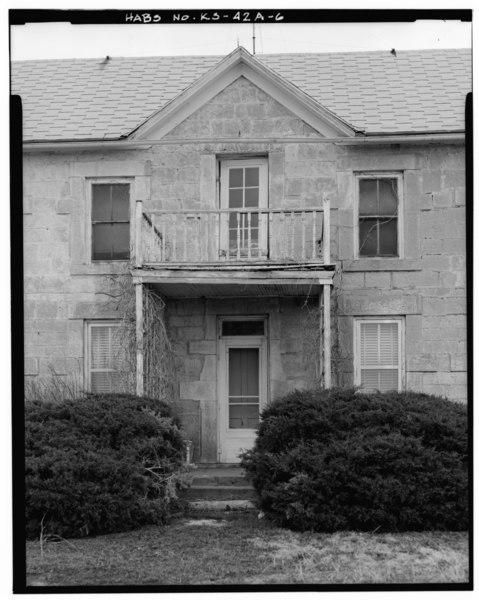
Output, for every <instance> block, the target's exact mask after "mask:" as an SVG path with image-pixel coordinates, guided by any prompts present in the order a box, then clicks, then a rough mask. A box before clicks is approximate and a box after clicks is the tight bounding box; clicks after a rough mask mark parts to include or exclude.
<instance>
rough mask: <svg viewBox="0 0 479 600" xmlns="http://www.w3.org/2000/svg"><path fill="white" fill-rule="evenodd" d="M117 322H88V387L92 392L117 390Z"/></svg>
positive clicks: (118, 372)
mask: <svg viewBox="0 0 479 600" xmlns="http://www.w3.org/2000/svg"><path fill="white" fill-rule="evenodd" d="M119 327H120V324H119V323H89V324H88V328H87V336H88V340H87V341H88V389H89V390H90V391H91V392H92V393H110V392H114V391H118V384H119V377H120V369H119V364H118V355H119V351H120V345H119V337H118V334H119V329H118V328H119Z"/></svg>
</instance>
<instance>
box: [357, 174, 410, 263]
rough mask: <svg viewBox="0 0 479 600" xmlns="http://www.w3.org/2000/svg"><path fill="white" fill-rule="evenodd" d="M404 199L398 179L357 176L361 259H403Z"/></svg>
mask: <svg viewBox="0 0 479 600" xmlns="http://www.w3.org/2000/svg"><path fill="white" fill-rule="evenodd" d="M401 197H402V180H401V178H400V176H399V175H397V174H396V175H394V174H381V175H376V174H374V175H369V174H367V175H366V174H362V175H358V250H357V255H358V257H359V258H362V257H394V256H396V257H399V256H400V255H401V247H400V246H401V233H400V231H401V226H402V221H401V210H402V206H401Z"/></svg>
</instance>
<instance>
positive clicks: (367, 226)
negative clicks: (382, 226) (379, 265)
mask: <svg viewBox="0 0 479 600" xmlns="http://www.w3.org/2000/svg"><path fill="white" fill-rule="evenodd" d="M377 253H378V228H377V219H361V220H360V221H359V256H377Z"/></svg>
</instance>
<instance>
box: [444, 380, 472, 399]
mask: <svg viewBox="0 0 479 600" xmlns="http://www.w3.org/2000/svg"><path fill="white" fill-rule="evenodd" d="M444 387H445V396H446V398H447V399H448V400H452V401H453V402H460V403H464V404H465V403H466V402H467V396H468V388H467V385H466V384H463V385H446V386H444Z"/></svg>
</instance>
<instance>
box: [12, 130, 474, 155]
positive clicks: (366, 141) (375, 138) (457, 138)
mask: <svg viewBox="0 0 479 600" xmlns="http://www.w3.org/2000/svg"><path fill="white" fill-rule="evenodd" d="M238 141H241V142H244V143H252V142H258V143H260V142H265V141H267V142H283V143H307V144H318V143H320V144H324V143H328V144H339V145H355V146H357V145H374V144H424V143H435V144H438V143H439V144H457V143H464V141H465V134H464V132H463V131H462V132H461V131H457V132H436V133H431V132H427V133H413V134H411V133H408V134H375V135H371V136H369V135H361V136H356V137H354V138H345V137H330V138H327V137H323V138H314V139H311V138H278V139H276V138H271V139H270V138H252V139H247V138H240V140H238V139H237V138H235V139H232V138H228V139H220V138H215V139H203V138H201V139H199V138H195V139H166V140H165V139H162V140H141V139H116V140H108V141H105V140H93V139H92V140H52V141H35V142H34V141H29V142H24V144H23V149H24V151H25V152H60V151H97V150H141V149H143V150H144V149H146V148H149V147H151V146H157V145H175V146H176V145H181V144H191V143H197V144H204V143H214V142H221V143H229V142H231V143H238Z"/></svg>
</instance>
